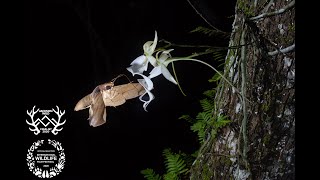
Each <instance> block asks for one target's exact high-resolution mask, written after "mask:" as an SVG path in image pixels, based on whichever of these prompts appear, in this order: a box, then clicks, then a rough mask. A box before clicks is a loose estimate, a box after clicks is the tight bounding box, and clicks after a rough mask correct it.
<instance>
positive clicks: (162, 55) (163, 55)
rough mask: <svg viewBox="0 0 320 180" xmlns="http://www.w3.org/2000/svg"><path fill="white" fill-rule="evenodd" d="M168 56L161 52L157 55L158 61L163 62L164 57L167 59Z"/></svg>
mask: <svg viewBox="0 0 320 180" xmlns="http://www.w3.org/2000/svg"><path fill="white" fill-rule="evenodd" d="M169 57H170V56H169V55H168V54H164V53H162V54H161V55H160V57H159V62H160V63H163V62H164V61H165V60H166V59H168V58H169Z"/></svg>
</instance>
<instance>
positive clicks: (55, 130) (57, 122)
mask: <svg viewBox="0 0 320 180" xmlns="http://www.w3.org/2000/svg"><path fill="white" fill-rule="evenodd" d="M35 107H36V106H33V108H32V110H30V111H28V110H27V114H28V115H29V116H30V118H31V119H30V121H28V120H26V123H27V124H29V125H30V126H31V127H33V128H31V127H29V129H30V131H32V132H33V133H34V134H35V135H38V134H39V133H40V132H41V131H40V129H39V127H38V126H39V124H42V125H43V126H44V127H47V126H48V125H49V124H52V125H53V128H52V130H51V132H52V134H54V135H57V134H58V132H60V131H61V130H62V129H63V127H60V126H62V125H63V124H64V123H65V122H66V120H64V121H63V122H61V117H62V116H63V115H64V114H65V112H66V111H65V110H64V111H61V110H60V109H59V107H58V106H56V107H57V110H55V109H54V108H52V110H51V111H53V112H54V113H55V114H56V115H57V116H58V119H57V120H55V119H54V118H51V119H50V118H48V117H47V116H46V115H45V116H43V117H42V119H40V118H37V119H36V120H34V115H35V114H36V113H37V112H39V108H38V109H37V110H35ZM44 120H46V121H47V123H44V122H43V121H44Z"/></svg>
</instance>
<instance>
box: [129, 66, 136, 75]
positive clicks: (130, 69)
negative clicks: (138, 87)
mask: <svg viewBox="0 0 320 180" xmlns="http://www.w3.org/2000/svg"><path fill="white" fill-rule="evenodd" d="M127 70H128V71H129V72H131V74H132V76H134V75H135V73H134V72H133V67H132V66H130V67H127Z"/></svg>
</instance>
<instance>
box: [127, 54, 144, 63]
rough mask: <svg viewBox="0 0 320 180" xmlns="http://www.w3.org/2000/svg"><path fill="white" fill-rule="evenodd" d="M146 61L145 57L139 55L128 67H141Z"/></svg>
mask: <svg viewBox="0 0 320 180" xmlns="http://www.w3.org/2000/svg"><path fill="white" fill-rule="evenodd" d="M146 60H147V57H146V56H145V55H141V56H139V57H137V58H136V59H135V60H133V61H132V62H131V64H130V65H133V64H138V65H143V64H144V63H145V61H146Z"/></svg>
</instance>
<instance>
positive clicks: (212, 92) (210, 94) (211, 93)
mask: <svg viewBox="0 0 320 180" xmlns="http://www.w3.org/2000/svg"><path fill="white" fill-rule="evenodd" d="M216 92H217V90H216V89H210V90H207V91H205V92H203V95H205V96H207V97H208V98H210V99H214V96H215V95H216Z"/></svg>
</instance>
